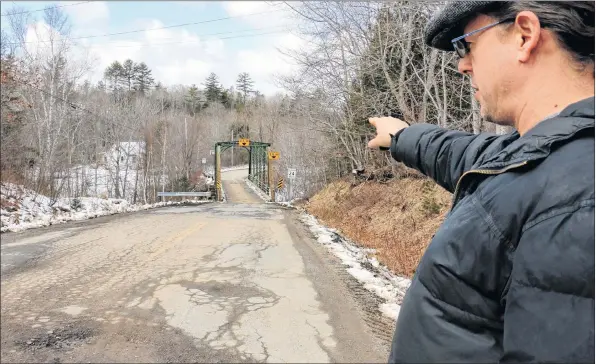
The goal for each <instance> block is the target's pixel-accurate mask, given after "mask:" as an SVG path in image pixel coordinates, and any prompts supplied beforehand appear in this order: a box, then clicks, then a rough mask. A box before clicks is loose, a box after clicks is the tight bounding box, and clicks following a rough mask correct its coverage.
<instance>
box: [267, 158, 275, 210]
mask: <svg viewBox="0 0 596 364" xmlns="http://www.w3.org/2000/svg"><path fill="white" fill-rule="evenodd" d="M271 167H272V163H271V158H269V155H267V175H268V176H267V177H268V178H267V179H268V181H269V194H270V196H271V202H275V182H274V181H273V171H272V170H271Z"/></svg>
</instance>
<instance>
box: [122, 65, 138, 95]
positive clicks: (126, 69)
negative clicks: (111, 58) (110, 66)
mask: <svg viewBox="0 0 596 364" xmlns="http://www.w3.org/2000/svg"><path fill="white" fill-rule="evenodd" d="M135 68H136V67H135V63H134V62H133V61H132V60H131V59H127V60H126V61H124V63H122V80H123V82H124V87H125V88H126V90H127V91H132V90H133V84H134V79H135V73H136V72H135V71H136V70H135Z"/></svg>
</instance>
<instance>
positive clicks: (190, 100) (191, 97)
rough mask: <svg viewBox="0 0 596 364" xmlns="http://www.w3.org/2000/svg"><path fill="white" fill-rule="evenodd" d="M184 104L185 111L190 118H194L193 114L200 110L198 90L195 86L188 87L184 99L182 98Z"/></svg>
mask: <svg viewBox="0 0 596 364" xmlns="http://www.w3.org/2000/svg"><path fill="white" fill-rule="evenodd" d="M184 103H185V104H186V109H187V110H188V112H189V113H190V114H191V115H192V116H195V114H196V113H197V112H199V111H200V110H201V100H200V95H199V88H198V87H197V86H196V85H194V84H193V85H192V86H191V87H190V89H189V90H188V94H186V97H185V98H184Z"/></svg>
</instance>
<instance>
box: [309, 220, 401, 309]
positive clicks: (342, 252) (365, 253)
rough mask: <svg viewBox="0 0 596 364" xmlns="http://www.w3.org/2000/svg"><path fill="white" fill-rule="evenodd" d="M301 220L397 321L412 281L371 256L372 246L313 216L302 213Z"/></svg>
mask: <svg viewBox="0 0 596 364" xmlns="http://www.w3.org/2000/svg"><path fill="white" fill-rule="evenodd" d="M300 219H301V220H302V222H304V223H305V224H306V225H307V226H308V227H309V228H310V230H311V231H312V233H313V234H314V235H315V236H316V237H317V241H318V242H319V243H320V244H321V245H324V246H325V247H327V249H329V250H330V251H331V252H332V253H333V254H334V255H335V256H337V257H338V258H340V259H341V260H342V262H343V263H344V264H345V265H346V266H347V268H346V270H347V271H348V273H350V275H352V276H353V277H354V278H356V279H357V280H358V281H359V282H360V283H362V284H363V286H364V288H365V289H367V290H368V291H370V292H372V293H374V294H375V295H377V296H378V297H379V298H381V299H382V300H383V301H384V302H383V303H381V304H380V305H379V311H380V312H381V313H382V314H384V315H385V316H387V317H389V318H391V319H393V320H396V319H397V316H398V315H399V310H400V304H401V302H402V300H403V297H404V295H405V294H406V291H407V290H408V288H409V287H410V284H411V280H410V279H408V278H404V277H400V276H397V275H395V274H394V273H392V272H391V271H390V270H389V269H387V268H386V267H385V266H383V265H381V264H380V263H379V261H378V260H377V259H376V258H375V257H371V255H372V254H374V253H375V250H374V249H367V248H363V247H359V246H357V245H355V244H354V243H353V242H351V241H349V240H348V239H346V238H344V237H342V236H340V235H339V234H338V233H337V230H335V229H331V228H327V227H325V226H323V225H321V224H320V223H319V222H318V221H317V219H316V218H315V217H314V216H312V215H309V214H307V213H302V214H301V215H300Z"/></svg>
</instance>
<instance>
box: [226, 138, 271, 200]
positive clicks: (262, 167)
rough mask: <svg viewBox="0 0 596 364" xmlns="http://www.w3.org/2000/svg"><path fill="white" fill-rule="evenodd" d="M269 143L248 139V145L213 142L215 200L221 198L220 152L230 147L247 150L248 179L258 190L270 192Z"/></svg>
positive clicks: (232, 142)
mask: <svg viewBox="0 0 596 364" xmlns="http://www.w3.org/2000/svg"><path fill="white" fill-rule="evenodd" d="M270 146H271V143H263V142H253V141H250V143H249V145H248V146H241V145H240V141H230V142H217V143H215V163H214V166H215V168H214V169H215V191H216V197H217V201H221V200H222V199H223V196H222V193H221V191H222V188H221V153H222V152H224V151H226V150H228V149H230V148H234V147H236V148H244V149H246V150H248V156H249V157H248V179H249V180H250V181H251V182H252V183H254V184H255V185H256V186H257V187H259V189H260V190H262V191H263V192H265V193H267V194H270V188H269V181H270V173H271V163H270V160H269V154H268V152H269V150H268V149H269V147H270Z"/></svg>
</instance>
